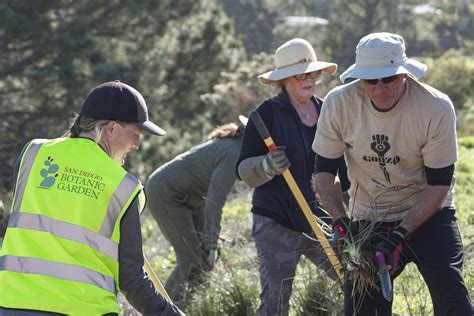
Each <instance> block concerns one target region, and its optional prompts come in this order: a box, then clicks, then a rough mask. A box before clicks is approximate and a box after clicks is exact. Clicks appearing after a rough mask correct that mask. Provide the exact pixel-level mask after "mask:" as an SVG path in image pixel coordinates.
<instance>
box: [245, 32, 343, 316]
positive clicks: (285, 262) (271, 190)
mask: <svg viewBox="0 0 474 316" xmlns="http://www.w3.org/2000/svg"><path fill="white" fill-rule="evenodd" d="M275 66H276V69H274V70H272V71H269V72H267V73H264V74H262V75H260V76H258V80H259V81H260V82H261V83H262V84H266V85H275V86H277V87H279V88H280V92H279V93H278V95H277V96H275V97H273V98H271V99H268V100H266V101H265V102H263V103H262V104H261V105H260V106H259V107H258V108H257V109H256V111H257V112H258V113H259V114H260V116H261V118H262V120H263V122H264V123H265V125H266V127H267V129H268V130H269V132H270V134H271V136H272V138H273V140H274V141H275V144H276V145H278V146H279V147H278V149H277V150H275V151H272V152H268V150H267V148H266V146H265V143H264V142H263V141H262V139H261V138H260V136H259V134H258V132H257V130H256V128H255V126H254V124H253V123H252V122H251V121H249V123H248V124H247V127H246V129H245V135H244V140H243V143H242V150H241V153H240V157H239V160H238V162H237V173H238V175H239V177H240V178H241V179H242V180H244V181H245V182H246V183H247V184H248V185H249V186H251V187H254V188H255V190H254V194H253V199H252V213H253V229H252V235H253V238H254V240H255V244H256V248H257V253H258V259H259V271H260V283H261V293H260V301H261V302H260V307H259V308H258V312H257V313H258V315H275V314H277V315H287V314H288V310H289V298H290V296H291V291H292V283H293V278H294V276H295V271H296V266H297V264H298V261H299V259H300V257H301V255H302V254H303V255H305V256H306V257H307V258H309V259H310V260H311V261H312V262H314V263H315V264H316V265H318V266H319V267H321V268H322V269H324V270H325V271H327V272H328V273H329V274H330V275H331V276H332V277H334V278H335V272H334V271H333V270H332V269H331V264H330V262H329V261H328V259H327V257H326V255H325V253H324V251H323V249H322V248H321V246H320V244H319V243H318V242H316V241H314V240H312V239H310V238H307V237H305V236H304V235H303V234H302V233H306V234H311V228H310V225H309V224H308V222H307V220H306V218H305V217H304V214H303V212H302V211H301V210H300V209H299V207H298V204H297V201H296V199H295V198H294V197H293V195H292V193H291V191H290V189H289V188H288V185H287V184H286V183H285V180H284V178H283V177H282V176H281V174H282V172H283V171H284V170H286V169H287V168H290V171H291V173H292V175H293V177H294V178H295V180H296V183H297V185H298V186H299V188H300V190H301V191H302V193H303V195H304V197H305V199H306V201H308V202H309V204H310V206H311V209H312V211H313V213H314V214H315V215H316V216H317V217H319V218H322V219H324V218H325V217H326V218H327V215H326V214H324V213H323V211H322V210H321V209H320V208H319V207H318V205H317V202H315V198H314V193H313V191H312V188H311V176H312V173H313V167H314V152H313V151H312V150H311V143H312V141H313V138H314V134H315V132H316V125H317V123H318V118H319V113H320V110H321V105H322V100H321V99H320V98H318V97H315V96H314V93H315V87H316V80H317V79H318V77H319V76H320V75H321V72H324V73H327V74H334V73H335V71H336V69H337V65H336V64H333V63H329V62H324V61H318V59H317V57H316V54H315V52H314V49H313V47H312V46H311V44H310V43H308V42H307V41H306V40H304V39H300V38H296V39H292V40H290V41H288V42H286V43H285V44H283V45H282V46H280V47H279V48H278V49H277V50H276V52H275Z"/></svg>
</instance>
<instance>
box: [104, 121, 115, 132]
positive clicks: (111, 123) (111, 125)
mask: <svg viewBox="0 0 474 316" xmlns="http://www.w3.org/2000/svg"><path fill="white" fill-rule="evenodd" d="M116 125H117V122H115V121H109V122H108V123H107V125H105V129H104V132H106V133H107V134H111V133H113V132H114V128H115V126H116Z"/></svg>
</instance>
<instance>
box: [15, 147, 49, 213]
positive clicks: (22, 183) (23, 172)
mask: <svg viewBox="0 0 474 316" xmlns="http://www.w3.org/2000/svg"><path fill="white" fill-rule="evenodd" d="M47 141H48V139H35V140H32V141H31V144H30V146H29V147H28V148H27V149H26V153H25V156H24V157H23V159H22V162H23V163H22V164H21V168H20V170H19V171H18V176H19V178H18V180H17V183H18V187H17V189H16V191H15V201H14V204H13V207H12V212H17V211H18V210H19V209H20V204H21V200H23V194H24V193H25V187H26V181H27V179H28V176H29V175H30V171H31V167H32V166H33V162H34V161H35V157H36V154H38V151H39V149H40V147H41V145H43V144H44V143H46V142H47Z"/></svg>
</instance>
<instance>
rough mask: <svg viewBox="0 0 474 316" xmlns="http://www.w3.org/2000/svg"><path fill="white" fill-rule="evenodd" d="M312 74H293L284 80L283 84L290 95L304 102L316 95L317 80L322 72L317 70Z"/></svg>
mask: <svg viewBox="0 0 474 316" xmlns="http://www.w3.org/2000/svg"><path fill="white" fill-rule="evenodd" d="M310 74H311V75H310ZM310 74H309V73H308V74H306V76H304V75H298V76H291V77H289V78H286V79H284V80H283V82H282V84H283V86H284V87H285V90H286V92H287V93H288V94H289V95H290V97H292V98H294V99H297V100H300V101H301V102H304V101H307V100H309V99H310V98H311V97H312V96H313V95H314V92H315V90H316V80H318V77H319V75H320V74H321V72H320V71H317V72H313V73H310ZM297 77H298V79H297ZM301 79H302V80H301Z"/></svg>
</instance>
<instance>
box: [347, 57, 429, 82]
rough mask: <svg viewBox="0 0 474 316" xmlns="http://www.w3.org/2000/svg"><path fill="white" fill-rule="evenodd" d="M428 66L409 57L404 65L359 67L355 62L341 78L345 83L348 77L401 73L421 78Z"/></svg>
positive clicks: (367, 77) (380, 76) (379, 76)
mask: <svg viewBox="0 0 474 316" xmlns="http://www.w3.org/2000/svg"><path fill="white" fill-rule="evenodd" d="M427 69H428V66H427V65H425V64H423V63H421V62H419V61H417V60H414V59H407V60H406V62H405V63H404V64H402V65H397V66H389V67H373V68H372V67H357V65H356V64H353V65H352V66H350V67H349V68H347V70H346V71H344V72H343V73H342V74H341V75H340V76H339V79H340V80H341V82H342V83H345V82H346V80H347V79H349V78H354V79H367V80H369V79H380V78H384V77H390V76H394V75H399V74H411V75H412V76H413V77H415V78H416V79H420V78H421V77H423V75H424V74H425V72H426V70H427Z"/></svg>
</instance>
